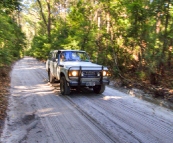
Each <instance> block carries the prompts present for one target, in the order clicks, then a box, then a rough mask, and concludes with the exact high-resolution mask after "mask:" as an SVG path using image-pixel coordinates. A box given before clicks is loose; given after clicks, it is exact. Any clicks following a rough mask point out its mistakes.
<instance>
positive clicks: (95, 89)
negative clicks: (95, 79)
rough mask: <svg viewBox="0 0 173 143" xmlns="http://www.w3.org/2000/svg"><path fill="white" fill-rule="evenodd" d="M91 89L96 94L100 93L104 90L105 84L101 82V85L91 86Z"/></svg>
mask: <svg viewBox="0 0 173 143" xmlns="http://www.w3.org/2000/svg"><path fill="white" fill-rule="evenodd" d="M93 90H94V92H95V93H96V94H102V93H103V92H104V90H105V85H104V84H102V85H96V86H94V87H93Z"/></svg>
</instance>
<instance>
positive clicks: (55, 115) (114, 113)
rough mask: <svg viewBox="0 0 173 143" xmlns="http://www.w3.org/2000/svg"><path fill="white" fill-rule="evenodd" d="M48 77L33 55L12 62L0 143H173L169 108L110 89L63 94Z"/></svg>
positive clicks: (172, 126) (43, 67)
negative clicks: (49, 81)
mask: <svg viewBox="0 0 173 143" xmlns="http://www.w3.org/2000/svg"><path fill="white" fill-rule="evenodd" d="M47 78H48V77H47V72H46V70H45V65H44V64H43V63H41V62H39V61H37V60H36V59H34V58H31V57H25V58H23V59H21V60H19V61H18V62H16V64H15V65H14V67H13V70H12V72H11V88H10V96H9V107H8V111H7V118H6V121H5V126H4V129H3V133H2V135H1V142H2V143H26V142H28V143H31V142H32V143H35V142H39V143H47V142H48V143H83V142H85V143H109V142H110V143H111V142H117V143H124V142H126V143H130V142H131V143H151V142H152V143H172V141H173V120H172V119H173V112H172V111H171V110H169V109H166V108H163V107H160V106H157V105H154V104H152V103H149V102H146V101H143V100H140V99H138V98H135V97H132V96H130V95H127V94H125V93H122V92H120V91H117V90H115V89H112V88H110V87H106V90H105V92H104V93H103V94H102V95H99V96H98V95H96V94H94V93H93V92H92V91H91V90H90V89H82V90H81V91H72V93H71V95H69V96H63V95H61V94H60V92H59V83H55V84H50V83H48V82H47Z"/></svg>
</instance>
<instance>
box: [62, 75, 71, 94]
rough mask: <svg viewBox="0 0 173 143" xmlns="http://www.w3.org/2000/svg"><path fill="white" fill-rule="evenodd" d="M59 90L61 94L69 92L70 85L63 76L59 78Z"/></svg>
mask: <svg viewBox="0 0 173 143" xmlns="http://www.w3.org/2000/svg"><path fill="white" fill-rule="evenodd" d="M60 91H61V94H62V95H68V94H70V87H69V86H68V85H67V81H66V79H65V77H64V76H62V77H61V79H60Z"/></svg>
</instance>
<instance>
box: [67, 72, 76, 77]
mask: <svg viewBox="0 0 173 143" xmlns="http://www.w3.org/2000/svg"><path fill="white" fill-rule="evenodd" d="M68 76H78V71H69V73H68Z"/></svg>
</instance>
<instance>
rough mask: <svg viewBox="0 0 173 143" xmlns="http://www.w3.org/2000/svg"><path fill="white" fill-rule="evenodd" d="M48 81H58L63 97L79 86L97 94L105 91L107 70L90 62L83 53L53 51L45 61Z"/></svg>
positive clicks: (77, 51)
mask: <svg viewBox="0 0 173 143" xmlns="http://www.w3.org/2000/svg"><path fill="white" fill-rule="evenodd" d="M46 70H47V71H48V76H49V81H50V82H51V83H53V82H54V81H55V79H56V80H60V90H61V93H62V94H63V95H65V94H66V95H68V94H70V89H71V88H78V87H81V86H85V87H90V88H93V91H94V92H95V93H97V94H101V93H103V92H104V90H105V85H108V84H109V78H108V68H107V67H104V66H102V65H98V64H94V63H92V62H90V59H89V56H88V55H87V53H86V52H85V51H79V50H53V51H51V52H50V54H49V58H48V60H47V61H46Z"/></svg>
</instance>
